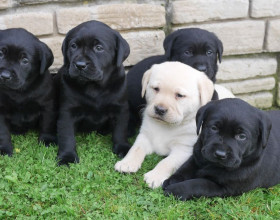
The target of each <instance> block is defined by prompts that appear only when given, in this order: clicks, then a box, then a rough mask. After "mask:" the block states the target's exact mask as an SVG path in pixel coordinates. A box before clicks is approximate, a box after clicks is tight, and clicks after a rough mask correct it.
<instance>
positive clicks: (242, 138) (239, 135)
mask: <svg viewBox="0 0 280 220" xmlns="http://www.w3.org/2000/svg"><path fill="white" fill-rule="evenodd" d="M235 139H236V140H238V141H245V140H246V139H247V136H246V134H244V133H240V134H236V135H235Z"/></svg>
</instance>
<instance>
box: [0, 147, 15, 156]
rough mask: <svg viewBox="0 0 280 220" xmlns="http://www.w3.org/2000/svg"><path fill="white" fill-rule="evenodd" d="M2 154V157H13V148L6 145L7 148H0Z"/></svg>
mask: <svg viewBox="0 0 280 220" xmlns="http://www.w3.org/2000/svg"><path fill="white" fill-rule="evenodd" d="M0 154H1V155H3V156H4V155H8V156H9V157H11V156H12V155H13V146H11V145H6V146H0Z"/></svg>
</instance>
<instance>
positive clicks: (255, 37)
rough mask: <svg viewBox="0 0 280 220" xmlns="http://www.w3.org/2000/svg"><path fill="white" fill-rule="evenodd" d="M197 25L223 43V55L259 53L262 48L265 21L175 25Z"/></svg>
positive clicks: (176, 28)
mask: <svg viewBox="0 0 280 220" xmlns="http://www.w3.org/2000/svg"><path fill="white" fill-rule="evenodd" d="M189 27H198V28H202V29H206V30H208V31H211V32H214V33H215V34H216V35H217V36H218V37H219V38H220V40H221V41H222V42H223V45H224V55H230V54H250V53H260V52H262V50H263V49H262V48H263V41H264V35H265V21H257V20H248V21H231V22H223V23H214V24H203V25H189V26H183V27H175V28H173V31H174V30H178V29H181V28H189Z"/></svg>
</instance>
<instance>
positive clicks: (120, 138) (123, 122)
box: [112, 103, 131, 157]
mask: <svg viewBox="0 0 280 220" xmlns="http://www.w3.org/2000/svg"><path fill="white" fill-rule="evenodd" d="M128 115H129V112H128V103H126V104H125V105H124V106H123V107H122V108H121V112H120V113H119V115H118V116H117V117H116V119H115V121H114V124H113V134H112V138H113V152H114V153H115V154H117V155H118V156H119V157H124V156H125V155H126V154H127V152H128V151H129V149H130V147H131V146H130V144H129V143H128V140H127V126H128V118H129V117H128Z"/></svg>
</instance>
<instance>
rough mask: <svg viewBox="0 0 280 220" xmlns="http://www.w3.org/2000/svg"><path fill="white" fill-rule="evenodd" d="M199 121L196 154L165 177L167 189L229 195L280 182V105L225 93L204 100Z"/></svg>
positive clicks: (188, 194)
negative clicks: (268, 106) (265, 105)
mask: <svg viewBox="0 0 280 220" xmlns="http://www.w3.org/2000/svg"><path fill="white" fill-rule="evenodd" d="M196 123H197V133H198V132H199V130H200V127H201V125H202V124H203V125H202V131H201V134H200V135H199V138H198V140H197V142H196V144H195V145H194V151H193V156H192V157H191V158H190V159H189V160H188V161H187V162H186V163H185V164H184V165H183V166H182V167H180V168H179V169H178V171H177V172H175V174H174V175H172V176H171V177H170V178H169V179H167V180H165V182H164V184H163V189H164V191H165V194H167V195H169V194H173V195H174V196H176V197H178V198H179V199H181V200H187V199H191V198H193V197H201V196H205V197H213V196H219V197H225V196H234V195H240V194H242V193H243V192H247V191H249V190H252V189H255V188H257V187H265V188H267V187H270V186H273V185H276V184H278V183H280V172H278V171H279V169H280V160H279V158H280V148H279V143H280V135H279V131H280V111H268V112H264V111H261V110H259V109H257V108H254V107H252V106H250V105H249V104H247V103H246V102H244V101H242V100H240V99H223V100H220V101H212V102H210V103H208V104H207V105H205V106H203V107H202V108H201V109H200V110H199V111H198V113H197V116H196Z"/></svg>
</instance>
